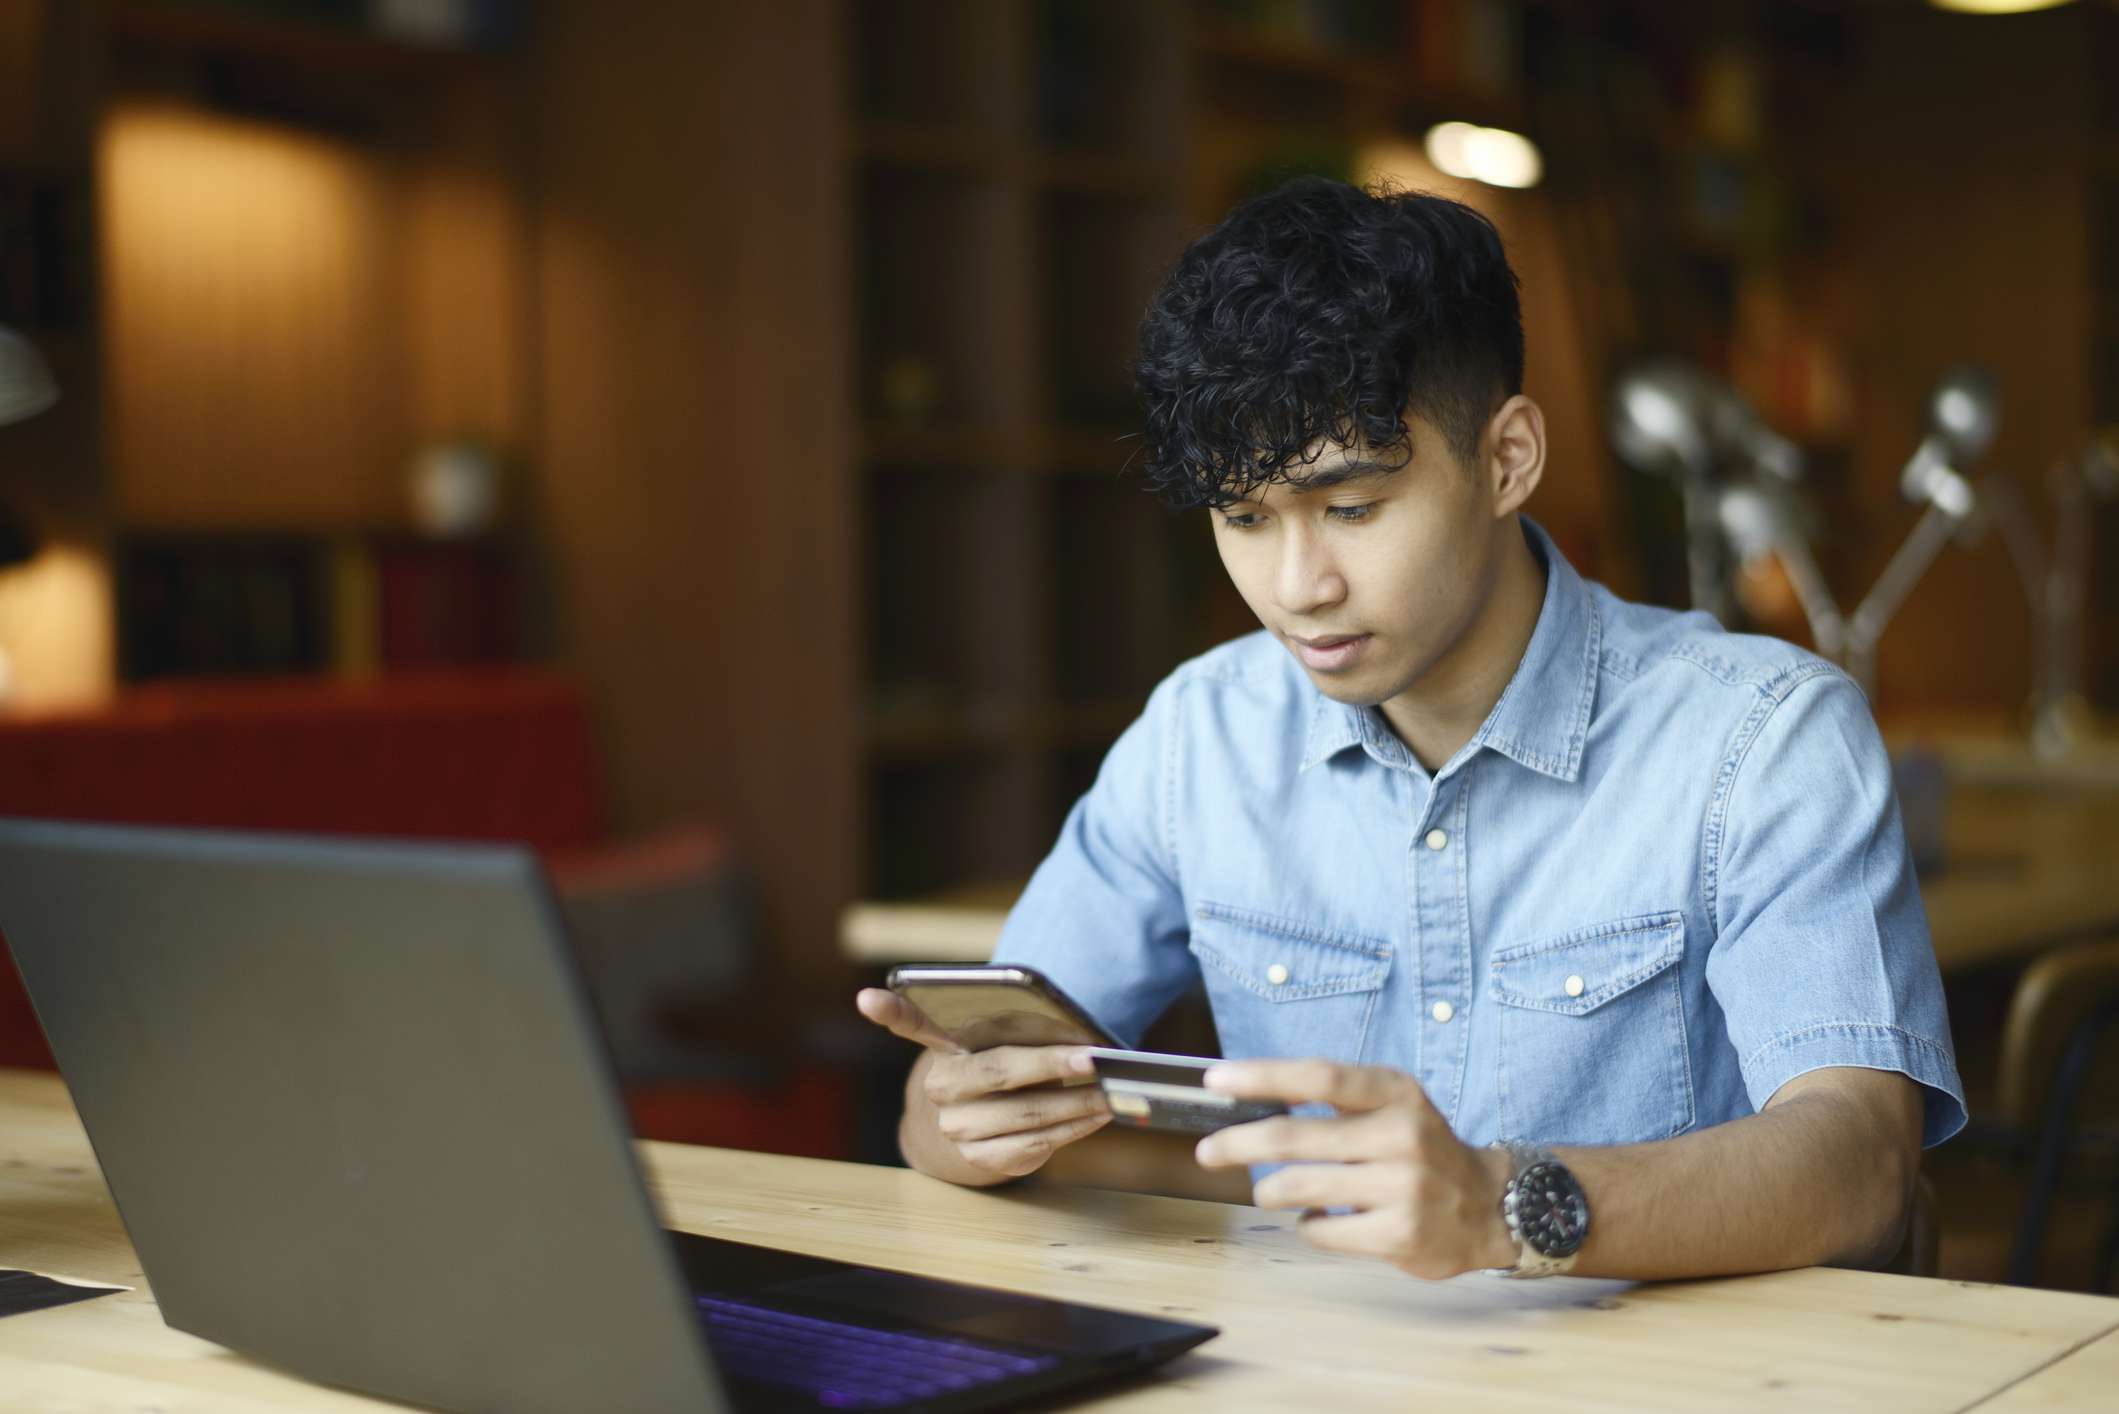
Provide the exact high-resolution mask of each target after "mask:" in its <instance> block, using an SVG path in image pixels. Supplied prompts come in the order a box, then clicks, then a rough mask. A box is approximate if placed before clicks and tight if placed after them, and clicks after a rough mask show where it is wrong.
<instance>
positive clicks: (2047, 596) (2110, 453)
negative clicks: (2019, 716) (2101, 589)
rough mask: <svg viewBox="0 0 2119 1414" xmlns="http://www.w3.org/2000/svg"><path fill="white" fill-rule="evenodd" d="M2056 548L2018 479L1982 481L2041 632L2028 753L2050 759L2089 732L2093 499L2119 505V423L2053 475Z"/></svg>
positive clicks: (1983, 496) (1984, 501)
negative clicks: (2086, 616) (2085, 675)
mask: <svg viewBox="0 0 2119 1414" xmlns="http://www.w3.org/2000/svg"><path fill="white" fill-rule="evenodd" d="M2050 485H2051V487H2052V495H2053V512H2054V530H2053V547H2052V552H2051V554H2050V555H2048V554H2047V552H2046V546H2045V543H2044V540H2043V538H2042V537H2041V536H2040V535H2039V533H2038V526H2037V523H2036V521H2035V520H2034V519H2033V517H2032V514H2031V508H2030V507H2029V506H2028V505H2027V504H2026V503H2025V501H2024V497H2023V493H2022V492H2021V491H2020V490H2018V489H2017V485H2016V483H2015V482H2013V481H2010V480H2007V479H2006V478H2003V477H1998V476H1989V477H1984V478H1982V479H1981V480H1980V483H1979V488H1978V490H1979V500H1980V504H1981V506H1982V507H1983V508H1984V510H1985V512H1986V514H1987V516H1988V518H1989V519H1991V520H1992V521H1993V522H1994V525H1995V528H1996V529H1998V530H1999V531H2000V532H2001V538H2002V542H2003V543H2004V544H2005V545H2007V546H2008V550H2009V558H2010V559H2011V560H2012V561H2014V562H2015V565H2016V573H2017V575H2018V577H2019V578H2021V579H2022V581H2023V592H2024V594H2025V596H2026V597H2027V598H2028V599H2029V600H2030V601H2031V618H2032V621H2033V623H2034V624H2035V626H2036V627H2037V629H2038V646H2037V669H2036V673H2035V675H2034V685H2033V687H2032V690H2031V749H2032V750H2033V751H2035V752H2036V753H2037V754H2038V755H2040V756H2043V757H2047V758H2049V759H2050V758H2054V757H2060V756H2065V755H2067V754H2068V753H2069V752H2070V751H2072V750H2073V749H2074V748H2075V747H2076V746H2077V745H2078V744H2079V743H2080V741H2081V739H2082V738H2083V736H2085V735H2086V734H2087V733H2088V730H2089V726H2090V717H2091V714H2090V709H2089V703H2088V701H2087V700H2086V699H2085V698H2084V696H2083V692H2082V603H2083V599H2084V597H2085V596H2086V595H2087V593H2088V591H2089V566H2090V535H2091V530H2092V528H2093V527H2094V525H2095V521H2094V520H2093V519H2092V517H2091V514H2090V504H2089V503H2090V500H2091V498H2092V497H2094V498H2096V499H2098V500H2104V501H2115V500H2119V426H2112V427H2107V428H2104V429H2102V430H2101V431H2099V432H2097V433H2096V434H2095V435H2093V436H2092V437H2091V438H2090V439H2089V441H2088V443H2087V444H2086V445H2085V446H2084V447H2083V449H2082V450H2081V451H2080V452H2078V453H2076V454H2075V455H2074V456H2072V457H2065V458H2062V459H2061V460H2060V461H2058V462H2056V463H2055V464H2054V466H2053V469H2052V472H2051V475H2050Z"/></svg>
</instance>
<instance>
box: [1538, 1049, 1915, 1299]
mask: <svg viewBox="0 0 2119 1414" xmlns="http://www.w3.org/2000/svg"><path fill="white" fill-rule="evenodd" d="M1834 1074H1837V1075H1838V1076H1840V1077H1842V1079H1840V1080H1838V1081H1834V1080H1831V1079H1827V1078H1826V1077H1830V1076H1833V1075H1834ZM1806 1082H1807V1083H1806ZM1850 1082H1851V1083H1850ZM1892 1082H1896V1083H1892ZM1919 1135H1920V1097H1919V1092H1918V1087H1916V1086H1914V1085H1912V1084H1911V1083H1910V1082H1907V1081H1905V1080H1904V1077H1902V1076H1896V1075H1889V1074H1887V1073H1883V1072H1837V1073H1835V1072H1824V1071H1820V1072H1813V1073H1812V1074H1811V1075H1808V1076H1804V1077H1801V1078H1800V1079H1798V1080H1795V1081H1791V1082H1790V1083H1789V1084H1788V1086H1786V1087H1785V1088H1784V1089H1783V1091H1782V1093H1781V1094H1780V1095H1777V1096H1776V1097H1775V1098H1774V1101H1773V1102H1772V1103H1771V1104H1769V1105H1768V1107H1767V1108H1766V1109H1765V1110H1764V1111H1762V1112H1761V1113H1759V1114H1756V1115H1751V1116H1749V1117H1747V1118H1745V1119H1740V1120H1735V1121H1732V1122H1730V1123H1728V1124H1723V1125H1717V1126H1716V1127H1714V1128H1712V1129H1706V1130H1702V1131H1700V1132H1699V1133H1697V1134H1687V1135H1682V1136H1680V1137H1679V1138H1676V1139H1669V1140H1665V1141H1663V1142H1661V1143H1656V1144H1636V1145H1627V1146H1622V1147H1617V1148H1609V1149H1564V1148H1563V1149H1559V1150H1556V1152H1557V1153H1558V1154H1559V1156H1560V1159H1561V1161H1562V1162H1564V1163H1565V1164H1566V1165H1567V1166H1568V1168H1569V1169H1571V1170H1573V1172H1574V1174H1575V1177H1576V1178H1577V1179H1578V1180H1579V1181H1580V1182H1581V1184H1582V1187H1583V1190H1584V1191H1585V1192H1586V1193H1587V1195H1588V1197H1589V1205H1590V1230H1589V1239H1588V1241H1587V1242H1585V1243H1584V1244H1583V1247H1582V1252H1581V1255H1580V1257H1578V1258H1577V1259H1576V1262H1575V1267H1574V1272H1575V1274H1576V1275H1580V1276H1616V1277H1631V1278H1635V1279H1640V1280H1654V1279H1659V1278H1666V1277H1690V1276H1713V1275H1719V1274H1723V1273H1735V1272H1761V1271H1777V1270H1780V1269H1783V1268H1788V1267H1806V1266H1816V1265H1820V1264H1830V1265H1841V1266H1874V1265H1876V1264H1878V1263H1880V1262H1883V1261H1884V1260H1886V1259H1888V1258H1889V1257H1890V1255H1891V1253H1892V1252H1893V1251H1894V1250H1895V1249H1896V1247H1897V1244H1898V1242H1899V1238H1900V1236H1901V1234H1902V1232H1903V1230H1904V1224H1905V1217H1906V1211H1907V1206H1908V1202H1909V1200H1910V1197H1911V1193H1912V1185H1913V1180H1914V1177H1915V1174H1916V1173H1917V1171H1918V1167H1919V1162H1918V1154H1919Z"/></svg>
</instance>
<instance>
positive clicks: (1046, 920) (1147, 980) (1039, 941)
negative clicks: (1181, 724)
mask: <svg viewBox="0 0 2119 1414" xmlns="http://www.w3.org/2000/svg"><path fill="white" fill-rule="evenodd" d="M1181 687H1182V683H1181V681H1180V680H1178V679H1175V678H1173V679H1170V680H1166V681H1165V682H1164V683H1163V684H1162V686H1160V687H1158V688H1157V689H1156V690H1155V692H1154V694H1153V695H1152V696H1151V697H1150V698H1149V699H1148V705H1147V709H1146V710H1145V711H1144V712H1143V713H1142V714H1141V716H1140V718H1139V719H1138V720H1136V721H1135V722H1134V723H1133V725H1132V726H1130V727H1128V728H1127V729H1126V731H1125V734H1124V735H1122V736H1121V737H1120V738H1119V739H1118V742H1117V744H1116V745H1114V746H1113V747H1112V748H1111V751H1110V754H1109V755H1107V756H1106V757H1105V758H1104V764H1103V768H1102V769H1101V770H1100V771H1099V772H1098V773H1097V777H1096V783H1095V784H1094V785H1093V786H1091V787H1090V788H1089V791H1088V793H1087V794H1086V795H1084V796H1083V797H1082V798H1081V799H1080V800H1079V801H1077V802H1075V805H1074V808H1073V809H1072V810H1071V811H1069V812H1068V815H1067V822H1066V824H1065V825H1064V826H1062V827H1061V829H1060V834H1059V840H1058V842H1057V843H1056V844H1054V845H1053V847H1052V852H1051V853H1050V854H1049V855H1047V856H1046V858H1045V861H1044V863H1043V864H1041V865H1039V866H1038V870H1037V873H1036V874H1035V875H1033V876H1032V877H1031V880H1030V886H1029V888H1027V889H1026V890H1024V892H1023V896H1022V898H1021V899H1020V900H1018V901H1017V903H1016V905H1015V908H1014V909H1013V910H1012V911H1011V912H1010V913H1009V915H1008V922H1007V925H1006V927H1005V928H1003V929H1002V932H1001V941H1000V946H999V947H998V948H997V949H996V950H995V953H994V961H996V962H1010V963H1016V964H1020V965H1022V966H1026V967H1034V968H1036V969H1037V970H1038V971H1040V972H1042V973H1044V974H1045V975H1046V976H1047V977H1049V978H1050V979H1051V980H1052V981H1054V982H1056V983H1058V984H1059V986H1060V989H1061V990H1062V991H1064V992H1066V993H1067V995H1068V996H1070V997H1072V998H1074V1000H1075V1001H1077V1002H1079V1003H1081V1005H1082V1006H1083V1007H1085V1008H1087V1009H1088V1011H1089V1014H1090V1015H1092V1016H1094V1017H1095V1018H1096V1019H1097V1020H1098V1021H1100V1022H1102V1023H1103V1025H1104V1027H1105V1029H1107V1030H1109V1031H1110V1032H1111V1033H1112V1034H1113V1035H1115V1036H1117V1037H1119V1038H1120V1039H1121V1040H1123V1041H1125V1042H1126V1044H1128V1045H1132V1044H1134V1043H1136V1042H1137V1041H1138V1040H1139V1038H1140V1035H1141V1033H1142V1032H1143V1031H1145V1030H1146V1029H1147V1028H1148V1025H1149V1023H1150V1022H1152V1021H1154V1020H1155V1018H1156V1017H1158V1016H1160V1015H1161V1014H1162V1012H1163V1010H1164V1008H1166V1007H1167V1006H1168V1005H1169V1004H1170V1002H1171V1001H1172V1000H1173V999H1174V998H1175V997H1176V996H1177V995H1178V993H1180V992H1182V991H1183V990H1184V989H1185V987H1186V986H1188V985H1190V983H1191V982H1192V981H1193V980H1194V979H1195V978H1196V977H1197V976H1198V971H1197V964H1196V963H1194V961H1193V959H1192V954H1191V952H1190V950H1189V949H1188V948H1187V947H1186V942H1187V939H1188V936H1189V935H1188V932H1187V929H1186V925H1185V906H1184V898H1183V895H1182V893H1181V891H1180V889H1179V886H1178V878H1177V863H1176V858H1175V852H1174V842H1173V840H1172V839H1171V835H1170V817H1169V802H1170V792H1171V783H1170V780H1169V772H1170V770H1171V769H1172V768H1173V763H1174V761H1175V751H1174V740H1173V734H1174V733H1175V732H1176V730H1177V726H1178V724H1177V711H1178V706H1179V698H1180V692H1181Z"/></svg>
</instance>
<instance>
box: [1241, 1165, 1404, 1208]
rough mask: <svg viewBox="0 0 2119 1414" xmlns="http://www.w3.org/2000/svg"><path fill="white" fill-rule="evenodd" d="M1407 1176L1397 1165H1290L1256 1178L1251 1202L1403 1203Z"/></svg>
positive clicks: (1344, 1205) (1295, 1205) (1283, 1204)
mask: <svg viewBox="0 0 2119 1414" xmlns="http://www.w3.org/2000/svg"><path fill="white" fill-rule="evenodd" d="M1405 1190H1406V1178H1405V1169H1404V1167H1403V1165H1399V1164H1290V1165H1288V1167H1286V1168H1283V1169H1275V1170H1274V1171H1273V1172H1272V1173H1269V1174H1267V1175H1266V1176H1265V1177H1264V1178H1261V1179H1260V1180H1258V1186H1257V1187H1255V1188H1253V1189H1252V1190H1251V1201H1252V1203H1254V1204H1256V1205H1257V1206H1258V1207H1261V1208H1299V1209H1303V1210H1305V1211H1307V1210H1310V1209H1320V1210H1321V1209H1324V1208H1351V1209H1354V1210H1355V1211H1357V1212H1365V1211H1367V1210H1368V1209H1370V1208H1385V1207H1389V1206H1390V1205H1391V1204H1392V1203H1393V1202H1398V1203H1401V1204H1402V1203H1403V1202H1404V1201H1405V1196H1406V1192H1405Z"/></svg>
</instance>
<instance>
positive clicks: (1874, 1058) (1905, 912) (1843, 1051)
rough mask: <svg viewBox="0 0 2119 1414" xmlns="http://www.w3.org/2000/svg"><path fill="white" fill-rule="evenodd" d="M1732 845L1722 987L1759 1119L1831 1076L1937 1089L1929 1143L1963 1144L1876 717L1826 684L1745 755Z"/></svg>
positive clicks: (1715, 848)
mask: <svg viewBox="0 0 2119 1414" xmlns="http://www.w3.org/2000/svg"><path fill="white" fill-rule="evenodd" d="M1738 751H1739V754H1738V755H1737V757H1736V758H1735V760H1734V762H1733V775H1732V777H1731V780H1730V784H1729V786H1728V794H1727V796H1726V798H1725V800H1724V802H1723V804H1724V811H1723V816H1722V830H1721V834H1720V839H1719V842H1718V844H1716V843H1715V842H1714V841H1713V839H1712V837H1711V836H1710V852H1709V860H1710V863H1711V867H1712V868H1713V869H1714V879H1715V894H1714V914H1715V921H1716V925H1717V933H1716V939H1715V943H1714V948H1713V951H1712V953H1711V954H1710V955H1709V957H1708V960H1707V984H1708V986H1709V987H1710V988H1711V989H1712V990H1713V992H1714V996H1715V999H1716V1000H1717V1001H1718V1002H1719V1003H1720V1004H1721V1008H1722V1012H1723V1015H1724V1018H1725V1020H1726V1024H1727V1026H1728V1033H1729V1039H1730V1040H1731V1042H1733V1043H1734V1045H1735V1047H1736V1051H1737V1056H1738V1060H1739V1063H1740V1065H1741V1067H1742V1070H1743V1076H1744V1085H1745V1088H1746V1090H1747V1091H1748V1092H1749V1094H1750V1097H1751V1103H1752V1105H1753V1106H1754V1107H1755V1108H1763V1107H1764V1106H1765V1103H1766V1101H1767V1100H1769V1099H1771V1098H1772V1097H1773V1094H1774V1092H1775V1091H1776V1090H1778V1089H1779V1088H1780V1087H1781V1086H1782V1085H1785V1084H1786V1083H1787V1082H1788V1081H1790V1080H1792V1079H1794V1078H1795V1077H1796V1076H1798V1075H1801V1074H1804V1073H1805V1072H1807V1071H1811V1070H1817V1069H1821V1068H1824V1067H1827V1066H1856V1067H1862V1068H1866V1069H1872V1070H1894V1071H1898V1072H1899V1073H1901V1074H1903V1075H1907V1076H1910V1077H1911V1078H1912V1079H1914V1080H1916V1081H1918V1082H1919V1083H1920V1084H1921V1085H1922V1086H1923V1087H1924V1091H1925V1093H1924V1096H1923V1102H1924V1103H1923V1126H1922V1135H1923V1137H1922V1142H1923V1144H1924V1145H1929V1146H1932V1145H1935V1144H1939V1143H1941V1142H1942V1141H1943V1140H1945V1139H1947V1138H1949V1137H1950V1136H1951V1135H1952V1134H1955V1133H1956V1132H1957V1131H1958V1130H1959V1129H1961V1128H1963V1126H1964V1122H1965V1104H1964V1089H1963V1086H1962V1084H1961V1082H1960V1081H1959V1079H1958V1075H1957V1060H1956V1056H1955V1054H1954V1052H1953V1051H1952V1048H1951V1044H1950V1024H1949V1018H1948V1014H1947V1012H1946V1011H1945V1009H1944V1005H1943V991H1942V976H1941V973H1940V971H1939V970H1938V969H1937V967H1936V963H1935V948H1934V944H1933V943H1932V942H1931V941H1930V939H1929V936H1928V920H1927V915H1926V913H1925V912H1924V911H1923V910H1922V908H1921V902H1920V893H1919V889H1918V887H1917V886H1916V884H1915V882H1914V877H1913V865H1912V860H1911V858H1910V857H1909V855H1908V854H1907V851H1906V842H1905V834H1904V831H1903V830H1902V829H1901V827H1900V824H1899V816H1898V802H1897V799H1896V797H1895V795H1894V794H1893V792H1892V786H1891V762H1890V758H1889V756H1888V754H1887V753H1886V752H1885V750H1884V745H1883V741H1882V738H1881V737H1880V736H1879V735H1878V733H1877V730H1876V723H1875V721H1874V720H1873V719H1872V717H1871V716H1870V713H1869V706H1868V703H1867V702H1866V701H1865V700H1864V699H1863V697H1862V695H1861V693H1860V691H1859V690H1858V689H1856V688H1855V686H1854V684H1853V683H1852V682H1851V681H1849V680H1848V679H1847V678H1846V677H1844V676H1842V675H1841V674H1839V673H1837V672H1826V673H1820V674H1818V675H1817V676H1815V677H1812V678H1809V679H1806V680H1805V681H1803V682H1801V683H1798V684H1797V685H1796V686H1795V687H1793V688H1791V689H1790V690H1789V691H1788V693H1787V695H1786V696H1785V697H1783V698H1782V699H1780V700H1779V701H1778V702H1777V703H1772V704H1770V707H1768V709H1767V710H1766V711H1765V713H1764V716H1763V719H1762V720H1761V721H1760V722H1759V725H1758V728H1757V730H1756V732H1755V734H1753V735H1752V736H1750V737H1749V739H1748V744H1747V743H1746V741H1745V740H1743V739H1741V738H1740V740H1739V742H1738Z"/></svg>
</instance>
